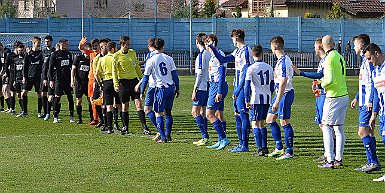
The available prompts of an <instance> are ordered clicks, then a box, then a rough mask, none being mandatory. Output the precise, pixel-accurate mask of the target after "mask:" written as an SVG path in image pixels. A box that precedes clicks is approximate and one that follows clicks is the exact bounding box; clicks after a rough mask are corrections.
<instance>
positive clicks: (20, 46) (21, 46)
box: [17, 43, 25, 48]
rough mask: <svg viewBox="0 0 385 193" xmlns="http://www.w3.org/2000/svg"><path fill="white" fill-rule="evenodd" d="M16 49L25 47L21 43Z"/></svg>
mask: <svg viewBox="0 0 385 193" xmlns="http://www.w3.org/2000/svg"><path fill="white" fill-rule="evenodd" d="M17 48H25V46H24V44H23V43H21V44H19V45H18V46H17Z"/></svg>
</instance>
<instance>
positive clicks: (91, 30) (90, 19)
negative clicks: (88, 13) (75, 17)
mask: <svg viewBox="0 0 385 193" xmlns="http://www.w3.org/2000/svg"><path fill="white" fill-rule="evenodd" d="M88 19H89V24H90V26H89V28H90V35H89V36H90V37H89V38H88V39H89V40H91V39H93V38H94V37H93V36H94V34H93V31H94V29H93V19H92V17H90V18H88Z"/></svg>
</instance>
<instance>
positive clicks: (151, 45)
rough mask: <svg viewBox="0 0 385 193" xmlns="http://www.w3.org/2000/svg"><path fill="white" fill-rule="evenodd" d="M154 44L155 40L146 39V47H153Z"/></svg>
mask: <svg viewBox="0 0 385 193" xmlns="http://www.w3.org/2000/svg"><path fill="white" fill-rule="evenodd" d="M154 44H155V38H150V39H148V41H147V45H148V46H149V47H154Z"/></svg>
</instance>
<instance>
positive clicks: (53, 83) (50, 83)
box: [49, 81, 55, 89]
mask: <svg viewBox="0 0 385 193" xmlns="http://www.w3.org/2000/svg"><path fill="white" fill-rule="evenodd" d="M49 87H51V88H52V89H53V88H54V87H55V82H54V81H49Z"/></svg>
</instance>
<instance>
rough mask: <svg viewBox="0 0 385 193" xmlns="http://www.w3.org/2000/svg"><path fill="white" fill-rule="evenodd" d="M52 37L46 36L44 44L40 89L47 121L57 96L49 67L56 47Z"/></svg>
mask: <svg viewBox="0 0 385 193" xmlns="http://www.w3.org/2000/svg"><path fill="white" fill-rule="evenodd" d="M52 41H53V39H52V37H51V36H50V35H47V36H45V37H44V44H45V48H44V49H43V51H42V53H43V60H44V63H43V70H42V73H41V82H42V83H41V84H42V85H41V87H40V90H41V92H43V109H44V114H45V118H44V120H45V121H48V120H49V118H50V116H51V109H52V103H53V99H54V97H55V90H54V89H53V88H51V87H49V80H48V68H49V59H50V57H51V54H52V52H54V51H55V48H54V47H53V46H52Z"/></svg>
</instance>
